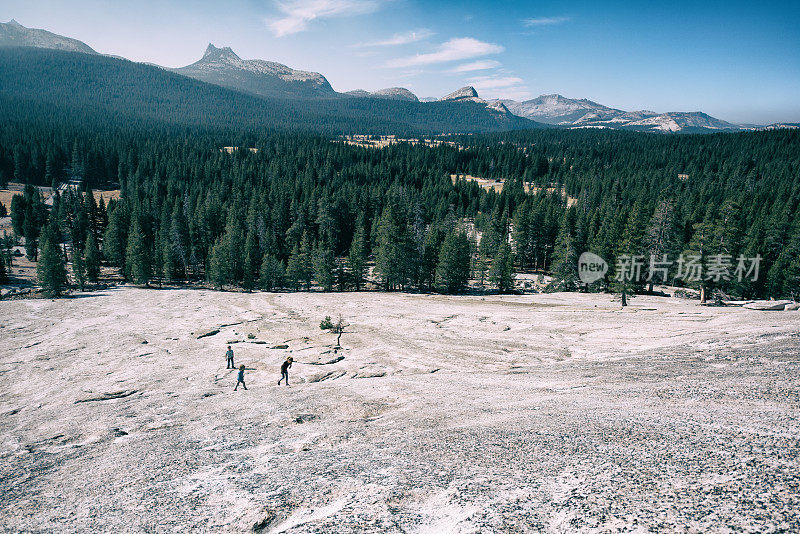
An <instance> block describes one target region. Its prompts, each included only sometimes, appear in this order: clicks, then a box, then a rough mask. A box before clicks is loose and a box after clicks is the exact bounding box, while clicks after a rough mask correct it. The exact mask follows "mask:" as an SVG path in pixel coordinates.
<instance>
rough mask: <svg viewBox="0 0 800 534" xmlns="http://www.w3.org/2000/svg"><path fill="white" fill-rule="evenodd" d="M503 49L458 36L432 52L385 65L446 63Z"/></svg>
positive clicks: (495, 45) (395, 60) (411, 65)
mask: <svg viewBox="0 0 800 534" xmlns="http://www.w3.org/2000/svg"><path fill="white" fill-rule="evenodd" d="M503 50H505V48H503V47H502V46H500V45H497V44H494V43H486V42H483V41H479V40H477V39H473V38H472V37H458V38H455V39H450V40H449V41H447V42H446V43H442V44H441V45H439V48H438V49H437V50H436V51H434V52H428V53H426V54H416V55H414V56H408V57H403V58H398V59H393V60H391V61H389V62H387V63H386V66H387V67H413V66H418V65H431V64H433V63H446V62H448V61H459V60H463V59H472V58H475V57H481V56H488V55H490V54H499V53H500V52H502V51H503Z"/></svg>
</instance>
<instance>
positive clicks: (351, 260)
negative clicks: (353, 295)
mask: <svg viewBox="0 0 800 534" xmlns="http://www.w3.org/2000/svg"><path fill="white" fill-rule="evenodd" d="M347 270H348V271H349V274H350V278H351V280H352V282H353V286H354V287H355V290H356V291H361V288H362V286H363V285H364V279H365V276H366V274H367V243H366V231H365V230H364V226H363V224H359V226H358V228H357V229H356V233H355V234H354V235H353V241H352V243H351V244H350V253H349V254H348V255H347Z"/></svg>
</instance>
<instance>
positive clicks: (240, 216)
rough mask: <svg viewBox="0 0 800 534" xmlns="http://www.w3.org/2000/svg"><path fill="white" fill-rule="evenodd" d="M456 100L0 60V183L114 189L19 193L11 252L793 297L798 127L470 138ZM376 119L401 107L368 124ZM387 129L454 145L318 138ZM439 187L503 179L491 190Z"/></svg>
mask: <svg viewBox="0 0 800 534" xmlns="http://www.w3.org/2000/svg"><path fill="white" fill-rule="evenodd" d="M471 105H472V104H471V103H470V102H466V103H464V102H459V103H452V102H440V103H436V105H430V104H427V107H422V104H420V103H417V102H413V101H401V100H381V99H371V98H348V99H332V100H331V101H325V102H315V103H314V106H310V105H309V104H308V103H307V102H306V103H302V104H301V103H298V102H294V103H292V102H289V101H280V100H269V99H264V98H259V97H255V96H250V95H246V94H243V93H238V92H235V91H232V90H229V89H226V88H223V87H218V86H213V85H209V84H206V83H203V82H200V81H197V80H193V79H189V78H186V77H183V76H179V75H177V74H175V73H172V72H168V71H166V70H163V69H160V68H157V67H150V66H146V65H141V64H135V63H131V62H128V61H123V60H118V59H114V58H108V57H104V56H99V55H89V54H78V53H69V52H58V51H50V50H34V49H3V50H0V120H1V121H2V125H3V127H2V128H0V182H7V181H10V180H12V179H13V180H14V181H19V182H23V183H24V182H28V183H33V184H40V185H50V184H52V183H60V182H65V181H67V180H76V179H78V180H83V182H84V184H85V185H87V186H89V187H100V186H103V185H106V184H119V186H120V188H121V190H122V198H121V200H119V201H114V202H110V203H109V205H108V206H107V208H106V207H103V206H98V205H95V204H94V202H93V201H90V200H89V199H88V197H87V198H86V199H82V197H81V195H80V194H79V193H74V192H67V193H65V194H64V195H63V196H62V197H60V198H58V199H56V201H55V202H54V207H53V209H51V210H49V212H48V210H46V209H42V208H41V199H39V198H38V197H37V195H38V193H35V192H34V191H29V193H28V194H27V195H26V196H25V197H17V200H16V201H14V203H13V204H12V205H11V206H6V208H7V209H8V210H9V211H10V212H11V215H12V219H13V223H14V227H15V230H16V233H18V234H20V235H26V237H28V238H29V241H30V242H31V243H36V241H37V240H39V239H41V240H43V241H53V240H57V241H58V242H59V243H61V242H67V243H69V244H70V245H72V246H71V247H67V249H68V250H72V251H73V252H70V257H69V258H67V259H69V260H70V261H71V260H72V259H73V258H74V255H75V254H79V255H80V254H87V253H88V252H89V251H88V250H87V249H89V248H91V247H97V248H98V250H99V251H100V252H102V256H103V261H105V262H106V263H108V264H109V265H112V266H115V267H118V268H119V269H120V271H121V272H122V273H123V274H124V275H125V276H126V277H127V278H128V279H130V280H132V281H134V282H137V283H148V282H149V283H155V282H163V281H183V280H208V281H209V282H210V283H211V284H212V285H214V286H216V287H232V286H243V287H247V288H251V287H262V288H265V289H273V288H287V289H308V288H312V287H313V288H321V289H324V290H334V289H360V288H363V287H365V275H366V272H367V264H368V263H369V262H374V266H375V269H374V274H375V277H376V278H375V281H377V283H378V288H380V289H384V290H393V289H405V290H409V289H410V290H429V289H436V290H440V291H446V292H456V291H461V290H463V289H464V288H465V287H466V285H467V280H468V279H472V280H473V284H474V281H476V280H477V281H480V282H481V283H483V284H484V286H485V287H487V288H493V289H499V290H509V289H512V275H513V273H514V272H515V271H520V270H525V271H534V270H535V271H538V272H546V273H550V274H553V275H554V276H555V278H556V284H555V285H554V287H559V288H563V289H579V287H580V286H579V284H578V276H577V258H578V256H579V255H580V253H581V252H583V251H585V250H591V251H593V252H595V253H597V254H599V255H600V256H601V257H603V258H604V259H605V260H606V261H608V263H609V265H610V271H609V274H608V277H607V279H606V280H604V281H602V280H601V281H600V282H597V283H595V284H593V285H592V286H590V287H589V288H584V289H585V290H608V289H611V290H618V287H617V286H616V285H615V284H614V283H611V282H612V281H613V277H614V276H615V274H616V273H615V270H616V267H615V266H616V264H617V261H616V260H617V259H619V258H621V257H624V256H629V255H632V254H642V255H650V254H655V253H658V254H674V255H677V254H680V253H682V252H686V253H690V252H691V253H696V254H699V255H700V256H701V258H702V259H701V261H704V262H705V261H709V258H711V257H713V256H716V255H725V256H730V257H732V258H737V257H738V256H740V255H742V256H747V257H755V256H760V257H761V258H762V260H761V263H760V276H759V277H758V278H757V279H756V280H751V279H750V278H748V279H745V280H742V281H739V280H735V279H732V280H723V279H721V280H700V281H697V282H696V283H690V282H687V285H690V286H693V287H698V288H700V287H702V288H704V289H706V290H707V291H720V292H723V293H724V294H727V295H731V296H743V297H756V296H761V297H769V296H775V297H778V296H792V295H796V294H797V293H800V289H799V288H798V284H799V283H800V213H798V203H799V202H800V177H799V176H798V172H799V171H798V169H800V132H798V131H797V130H776V131H764V132H747V133H737V134H714V135H684V136H665V135H652V134H640V133H633V132H619V131H596V130H561V129H534V130H518V131H504V132H495V133H492V132H484V133H480V131H481V130H482V129H486V128H485V124H486V115H485V113H487V107H486V105H484V104H481V103H477V102H476V103H475V104H474V105H475V107H474V108H471V107H470V106H471ZM387 106H391V107H387ZM450 106H457V107H455V108H453V107H450ZM465 106H466V107H465ZM456 109H457V110H460V111H459V112H458V113H459V114H458V115H454V110H456ZM387 110H393V111H397V110H402V111H403V112H402V113H397V114H396V118H394V119H392V120H386V119H385V118H383V115H385V114H386V113H387ZM465 110H466V111H465ZM472 113H474V115H472ZM478 124H481V125H483V126H481V127H478ZM462 127H463V129H462ZM393 128H396V129H397V130H396V131H391V130H392V129H393ZM498 129H503V130H508V129H509V128H508V125H507V124H506V125H504V126H503V127H502V128H499V127H498ZM309 131H313V132H315V133H308V132H309ZM387 131H388V132H390V133H395V134H398V136H407V137H413V136H415V135H423V134H424V133H425V132H428V133H427V134H426V135H430V133H431V132H433V133H436V132H442V131H446V132H450V133H452V132H458V131H462V132H471V134H470V135H448V136H446V137H445V138H443V139H447V140H448V141H452V142H453V144H449V143H448V144H440V145H438V146H426V145H425V144H419V145H411V144H410V143H398V144H387V145H386V146H385V147H383V148H364V147H361V146H352V145H349V144H347V143H344V142H337V139H339V138H338V135H340V134H343V133H349V132H354V133H362V134H368V133H373V132H376V133H380V132H387ZM225 147H243V148H246V149H250V148H255V149H257V150H255V151H252V150H238V149H226V148H225ZM451 174H467V175H470V176H473V177H481V178H485V179H495V180H502V181H503V187H502V191H500V192H498V191H495V190H494V189H492V188H489V190H487V189H486V188H482V187H481V186H480V185H479V184H478V183H477V182H475V181H460V180H455V181H454V180H451V178H450V176H451ZM526 183H528V184H531V185H533V186H534V187H530V186H528V187H527V188H526V186H525V184H526ZM0 185H2V184H0ZM526 190H527V191H539V192H540V193H538V194H535V193H526ZM542 191H544V193H541V192H542ZM548 191H550V193H548ZM564 193H565V194H564ZM568 199H572V202H570V207H568V205H567V200H568ZM575 199H577V201H575ZM29 215H30V217H31V218H28V216H29ZM26 219H27V220H26ZM478 235H480V240H479V243H478V242H477V241H478V240H477V239H476V238H477V236H478ZM509 237H510V239H509ZM509 243H510V244H509ZM41 248H42V250H44V247H41ZM29 249H30V250H31V255H32V256H34V255H35V250H36V248H35V247H29ZM47 250H49V251H50V253H49V254H48V261H49V262H54V261H63V260H64V258H61V260H58V256H53V254H63V248H61V247H49V248H48V249H47ZM643 287H644V284H640V285H639V286H636V287H631V288H626V290H629V291H639V290H641V289H643Z"/></svg>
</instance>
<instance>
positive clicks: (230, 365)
mask: <svg viewBox="0 0 800 534" xmlns="http://www.w3.org/2000/svg"><path fill="white" fill-rule="evenodd" d="M225 357H226V358H227V359H228V366H227V367H226V368H225V369H236V366H235V365H233V349H232V348H231V346H230V345H228V352H226V353H225Z"/></svg>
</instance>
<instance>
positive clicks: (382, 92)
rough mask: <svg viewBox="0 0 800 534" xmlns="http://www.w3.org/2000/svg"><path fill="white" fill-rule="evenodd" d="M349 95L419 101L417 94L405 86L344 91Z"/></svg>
mask: <svg viewBox="0 0 800 534" xmlns="http://www.w3.org/2000/svg"><path fill="white" fill-rule="evenodd" d="M344 94H346V95H349V96H357V97H366V98H383V99H387V100H404V101H408V102H419V98H417V95H415V94H414V93H412V92H411V91H409V90H408V89H406V88H405V87H388V88H386V89H378V90H377V91H372V92H369V91H365V90H364V89H355V90H353V91H347V92H346V93H344Z"/></svg>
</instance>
